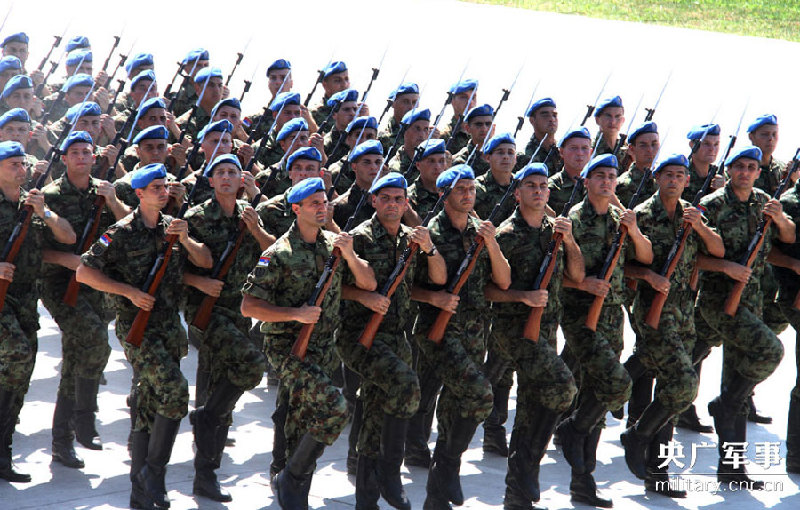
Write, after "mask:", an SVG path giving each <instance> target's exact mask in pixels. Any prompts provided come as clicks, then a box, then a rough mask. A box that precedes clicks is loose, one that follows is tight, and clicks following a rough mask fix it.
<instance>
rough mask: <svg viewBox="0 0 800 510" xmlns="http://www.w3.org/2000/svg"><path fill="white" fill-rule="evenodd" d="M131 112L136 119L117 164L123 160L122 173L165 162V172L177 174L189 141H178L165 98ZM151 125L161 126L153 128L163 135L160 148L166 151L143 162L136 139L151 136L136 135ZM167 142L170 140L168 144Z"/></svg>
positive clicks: (149, 100) (178, 129)
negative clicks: (162, 142) (155, 159)
mask: <svg viewBox="0 0 800 510" xmlns="http://www.w3.org/2000/svg"><path fill="white" fill-rule="evenodd" d="M132 115H134V118H133V119H134V120H135V127H134V129H133V140H131V142H132V143H131V144H130V146H128V148H127V149H125V154H123V156H122V158H121V159H120V163H122V166H123V168H124V169H125V172H126V173H130V172H132V171H133V170H134V169H136V168H138V167H139V166H145V165H149V164H150V163H164V164H165V165H166V167H167V172H169V173H170V174H171V175H177V174H178V169H179V168H180V167H182V166H183V164H184V163H186V149H187V148H188V147H189V140H188V139H187V138H184V140H183V142H181V143H178V139H179V138H180V131H181V130H180V128H179V127H178V125H177V124H175V117H174V116H173V115H172V114H170V113H169V112H167V106H166V103H164V100H163V99H162V98H160V97H154V98H151V99H148V100H147V101H145V102H143V103H142V104H141V105H140V106H139V109H138V110H136V111H134V112H132ZM154 127H163V128H164V129H163V130H156V131H157V132H158V133H163V136H165V137H166V138H161V137H159V138H160V139H163V140H164V146H163V149H164V151H166V154H165V156H164V157H161V158H160V161H148V162H146V163H142V158H141V156H140V154H139V152H141V150H139V149H142V147H139V149H137V142H136V140H137V139H139V140H143V139H149V138H150V137H147V136H146V137H144V138H139V135H141V134H142V133H143V132H144V131H145V130H148V129H150V128H154ZM150 132H151V133H152V132H155V131H153V130H151V131H150ZM126 135H127V134H126ZM170 141H172V142H173V143H171V144H170V143H169V142H170ZM143 150H145V151H147V150H149V149H148V148H144V149H143ZM137 203H138V202H137Z"/></svg>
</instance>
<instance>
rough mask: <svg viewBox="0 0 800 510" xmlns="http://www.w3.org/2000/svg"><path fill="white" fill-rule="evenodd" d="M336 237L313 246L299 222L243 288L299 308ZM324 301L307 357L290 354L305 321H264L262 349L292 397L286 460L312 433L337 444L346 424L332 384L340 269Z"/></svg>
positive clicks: (324, 236)
mask: <svg viewBox="0 0 800 510" xmlns="http://www.w3.org/2000/svg"><path fill="white" fill-rule="evenodd" d="M333 238H334V235H333V234H331V233H330V232H327V231H325V230H320V231H319V233H318V234H317V241H316V243H315V244H314V245H313V246H312V245H310V244H308V243H306V242H305V241H303V238H302V237H301V236H300V232H299V230H298V228H297V224H296V223H294V224H292V227H291V228H290V229H289V231H288V232H286V234H284V235H283V236H282V237H281V238H280V239H278V240H277V241H276V242H275V244H273V245H272V246H270V247H269V249H267V251H265V252H264V253H263V254H262V256H261V259H260V260H259V263H258V265H257V266H256V267H255V269H254V270H253V271H252V272H251V273H250V274H249V275H248V277H247V282H246V283H245V284H244V288H243V289H242V292H243V293H245V294H247V295H249V296H253V297H255V298H257V299H261V300H264V301H267V302H268V303H271V304H273V305H275V306H284V307H299V306H302V305H303V304H304V303H305V302H306V300H307V299H308V297H309V296H310V295H311V294H312V292H313V289H314V285H315V284H316V282H317V280H318V279H319V275H320V274H321V273H322V269H323V266H324V265H325V261H326V260H327V259H328V257H329V256H330V254H331V252H332V251H333ZM331 278H332V280H331V285H330V288H329V289H328V292H327V294H325V298H324V300H323V302H322V310H323V312H322V315H321V316H320V320H319V322H317V324H316V325H315V326H314V331H313V333H312V335H311V338H310V340H309V343H308V351H307V353H306V357H305V359H304V360H300V359H298V358H296V357H295V356H293V355H292V354H291V349H292V345H293V344H294V341H295V339H296V338H297V335H298V333H299V332H300V329H301V328H302V324H300V323H299V322H294V321H291V322H264V323H263V324H262V325H261V332H262V333H264V335H265V339H264V349H265V351H266V354H267V359H268V360H269V362H270V364H271V365H272V366H273V367H275V369H276V370H277V371H278V375H279V377H280V380H281V385H283V386H284V387H285V388H286V390H287V394H288V396H289V410H288V415H287V417H286V424H285V427H284V430H285V433H286V440H287V445H288V446H287V458H288V457H290V456H291V452H292V451H293V450H294V449H295V447H296V446H297V444H298V442H299V441H300V438H301V437H302V436H303V435H304V434H305V433H306V432H308V433H309V434H311V436H312V437H313V438H314V439H315V440H317V441H319V442H321V443H324V444H326V445H331V444H333V442H334V441H336V438H337V437H339V434H340V433H341V432H342V429H344V427H345V426H346V425H347V404H346V403H345V399H344V397H343V396H342V394H341V392H340V391H339V390H338V389H337V388H336V387H335V386H334V385H333V383H332V382H331V377H332V376H333V372H334V370H336V369H337V368H338V367H339V359H338V358H337V357H336V354H335V352H334V340H333V332H334V330H335V329H336V327H337V326H338V324H339V303H340V296H341V271H336V272H335V273H334V274H333V275H332V277H331Z"/></svg>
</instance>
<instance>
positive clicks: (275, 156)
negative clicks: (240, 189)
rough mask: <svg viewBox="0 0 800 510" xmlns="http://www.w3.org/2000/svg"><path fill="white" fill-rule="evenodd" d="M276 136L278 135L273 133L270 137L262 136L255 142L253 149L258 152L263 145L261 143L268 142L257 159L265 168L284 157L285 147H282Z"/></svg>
mask: <svg viewBox="0 0 800 510" xmlns="http://www.w3.org/2000/svg"><path fill="white" fill-rule="evenodd" d="M276 137H277V135H276V134H275V133H272V134H271V135H270V136H269V138H262V139H261V140H259V141H257V142H256V143H254V144H253V150H254V151H256V152H258V149H259V148H260V147H261V145H263V144H267V145H266V146H265V147H264V150H262V151H261V154H259V155H258V159H256V162H258V164H260V165H261V166H262V167H263V168H268V167H270V166H272V165H274V164H275V163H277V162H279V161H280V160H281V158H282V157H283V149H281V146H280V144H279V143H278V139H277V138H276Z"/></svg>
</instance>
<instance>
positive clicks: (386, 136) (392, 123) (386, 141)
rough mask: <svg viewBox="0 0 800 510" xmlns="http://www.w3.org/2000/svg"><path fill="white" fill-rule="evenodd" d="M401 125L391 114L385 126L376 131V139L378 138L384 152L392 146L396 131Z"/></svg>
mask: <svg viewBox="0 0 800 510" xmlns="http://www.w3.org/2000/svg"><path fill="white" fill-rule="evenodd" d="M401 125H402V124H401V123H400V122H399V121H397V120H395V119H394V116H391V117H389V122H387V123H386V127H385V128H383V129H381V131H380V132H379V133H378V140H380V141H381V145H383V152H384V154H385V153H386V151H388V150H389V147H391V146H392V144H393V143H394V140H395V138H397V133H398V132H399V131H400V126H401ZM400 141H401V142H402V140H400Z"/></svg>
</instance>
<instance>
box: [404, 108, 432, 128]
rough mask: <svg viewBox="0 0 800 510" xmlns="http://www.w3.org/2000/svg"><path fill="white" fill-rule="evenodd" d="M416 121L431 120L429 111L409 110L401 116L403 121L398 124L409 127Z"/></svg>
mask: <svg viewBox="0 0 800 510" xmlns="http://www.w3.org/2000/svg"><path fill="white" fill-rule="evenodd" d="M418 120H427V121H430V120H431V111H430V110H429V109H427V108H425V109H424V110H415V109H413V108H412V109H411V110H409V111H407V112H406V114H405V115H403V120H401V121H400V122H401V123H403V124H405V125H406V126H410V125H411V124H413V123H415V122H417V121H418Z"/></svg>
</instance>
